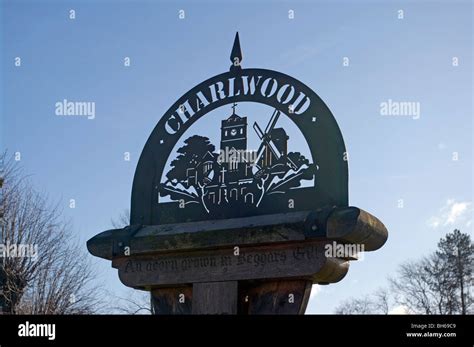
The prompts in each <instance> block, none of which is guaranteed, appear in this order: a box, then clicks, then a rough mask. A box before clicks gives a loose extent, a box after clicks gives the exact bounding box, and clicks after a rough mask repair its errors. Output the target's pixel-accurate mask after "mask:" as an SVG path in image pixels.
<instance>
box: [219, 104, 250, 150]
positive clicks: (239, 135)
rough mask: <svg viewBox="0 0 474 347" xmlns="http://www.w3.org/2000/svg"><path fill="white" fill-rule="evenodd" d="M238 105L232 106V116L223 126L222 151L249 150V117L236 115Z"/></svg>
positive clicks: (223, 122) (224, 121) (225, 120)
mask: <svg viewBox="0 0 474 347" xmlns="http://www.w3.org/2000/svg"><path fill="white" fill-rule="evenodd" d="M236 106H237V104H235V103H234V105H232V115H231V116H230V117H229V118H227V119H224V120H223V121H222V124H221V150H222V151H225V148H226V147H227V150H231V149H232V148H234V149H236V150H243V151H245V150H247V117H240V116H238V115H237V114H236V113H235V107H236Z"/></svg>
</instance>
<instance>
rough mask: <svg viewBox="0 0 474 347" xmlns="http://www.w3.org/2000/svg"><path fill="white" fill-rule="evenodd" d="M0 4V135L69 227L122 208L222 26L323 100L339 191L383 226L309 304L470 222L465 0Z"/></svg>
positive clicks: (248, 51)
mask: <svg viewBox="0 0 474 347" xmlns="http://www.w3.org/2000/svg"><path fill="white" fill-rule="evenodd" d="M1 4H2V5H1V11H2V13H1V32H2V34H1V52H2V53H1V59H2V61H1V63H2V70H1V74H2V75H1V76H2V77H1V98H2V103H1V104H2V111H1V119H0V131H1V132H0V136H1V138H0V140H1V142H0V144H1V146H2V147H3V148H6V149H8V151H9V152H10V153H14V152H20V153H21V165H22V166H23V167H24V168H25V171H26V172H28V173H31V174H32V178H31V179H32V182H33V184H34V185H35V186H36V187H37V189H39V190H40V191H43V192H45V193H47V194H48V195H49V196H50V198H51V199H52V200H54V201H57V200H59V201H61V203H62V205H63V206H64V213H65V216H66V217H67V218H70V219H71V220H72V222H73V226H74V232H75V233H76V234H77V235H78V237H80V238H81V239H82V240H83V241H86V240H87V239H89V238H90V237H92V236H93V235H95V234H97V233H98V232H100V231H103V230H106V229H109V228H110V227H111V223H110V220H111V218H116V217H117V216H118V215H119V214H120V213H121V212H122V211H123V210H124V209H127V208H129V203H130V193H131V186H132V179H133V174H134V171H135V167H136V164H137V161H138V157H139V155H140V153H141V150H142V148H143V146H144V144H145V142H146V139H147V138H148V136H149V134H150V133H151V131H152V129H153V128H154V126H155V124H156V123H157V121H158V120H159V118H160V117H161V115H162V114H163V113H164V112H165V111H166V110H167V109H168V108H169V106H170V105H171V104H172V103H174V102H175V100H176V99H177V98H178V97H179V96H181V95H182V94H184V93H185V92H186V91H187V90H189V89H190V88H192V87H193V86H194V85H197V84H198V83H200V82H201V81H203V80H205V79H207V78H208V77H211V76H213V75H216V74H219V73H222V72H225V71H227V70H228V68H229V63H230V62H229V54H230V49H231V46H232V42H233V38H234V35H235V32H236V31H239V34H240V39H241V46H242V50H243V53H244V58H243V62H242V65H243V66H244V67H262V68H268V69H273V70H277V71H281V72H283V73H285V74H288V75H291V76H293V77H295V78H297V79H299V80H300V81H302V82H303V83H305V84H306V85H308V86H310V87H311V88H312V89H313V90H314V91H315V92H316V93H317V94H318V95H319V96H320V97H321V98H322V99H323V100H324V101H325V103H326V104H327V105H328V106H329V108H330V109H331V111H332V113H333V115H334V116H335V118H336V120H337V121H338V124H339V126H340V128H341V131H342V134H343V136H344V140H345V143H346V148H347V150H348V152H349V156H350V157H349V177H350V178H349V190H350V193H349V201H350V204H351V205H353V206H357V207H360V208H362V209H364V210H367V211H369V212H370V213H372V214H374V215H375V216H377V217H378V218H380V219H381V220H382V221H383V222H384V224H385V225H386V226H387V228H388V230H389V240H388V242H387V244H386V245H385V246H384V247H383V248H382V249H380V250H378V251H376V252H373V253H368V254H366V255H365V258H364V260H363V261H359V262H353V263H351V268H350V270H349V273H348V275H347V276H346V278H345V279H344V280H342V281H341V282H340V283H337V284H332V285H329V286H324V287H322V289H321V290H318V291H315V292H317V294H316V295H314V296H313V298H312V299H311V301H310V304H309V307H308V310H307V312H308V313H331V312H333V310H334V308H335V306H337V304H338V303H340V302H341V300H344V299H347V298H349V297H352V296H361V295H364V294H367V293H370V292H372V291H373V290H375V289H377V288H379V287H381V286H383V285H384V284H385V282H386V281H385V279H386V278H387V277H388V276H391V275H393V274H394V271H395V270H396V268H397V265H398V264H400V263H401V262H403V261H406V260H409V259H417V258H419V257H421V256H423V255H426V254H428V253H429V252H430V251H432V250H434V248H435V247H436V243H437V241H438V239H439V238H440V237H441V236H443V235H444V234H445V233H446V232H448V231H450V230H452V229H454V228H459V229H461V231H465V232H469V233H471V235H472V215H473V205H472V200H473V198H472V197H473V189H472V188H473V185H472V177H473V166H472V149H473V143H472V134H473V129H472V117H473V107H472V95H473V87H472V71H473V70H472V61H473V56H472V32H473V28H472V3H471V2H469V1H436V2H430V1H418V2H416V1H410V2H401V1H387V2H384V3H383V4H379V3H378V2H375V1H367V2H364V1H360V2H357V4H355V2H352V1H332V2H328V1H314V2H307V1H304V2H294V1H292V2H284V1H278V2H270V1H258V2H255V1H232V2H230V3H228V4H226V5H223V4H222V3H220V2H217V1H179V2H177V3H173V2H170V1H166V2H163V1H154V2H152V1H133V2H132V1H118V2H112V1H14V2H13V1H1ZM70 9H74V10H75V11H76V18H75V19H74V20H71V19H69V10H70ZM180 9H184V11H185V16H186V17H185V19H179V18H178V11H179V10H180ZM290 9H292V10H294V11H295V18H294V19H292V20H290V19H289V18H288V11H289V10H290ZM400 9H402V10H403V11H404V19H398V10H400ZM15 57H21V66H20V67H16V66H15V64H14V62H15ZM124 57H130V59H131V66H130V67H124V65H123V59H124ZM343 57H348V58H349V66H343ZM453 57H457V58H458V61H459V65H458V66H453V63H452V62H453ZM63 99H68V100H73V101H93V102H95V104H96V117H95V119H93V120H88V119H86V118H85V117H59V116H56V115H55V103H56V102H58V101H61V100H63ZM388 99H391V100H394V101H410V102H419V103H420V105H421V115H420V118H419V119H413V117H409V116H382V115H381V114H380V104H381V103H382V102H384V101H387V100H388ZM225 112H227V110H226V111H225ZM203 120H204V119H203ZM124 152H130V154H131V160H130V161H124V159H123V158H124ZM453 152H457V153H458V158H459V159H458V160H457V161H454V160H452V158H453ZM69 199H75V200H76V208H75V209H70V208H69V207H68V204H69ZM400 199H403V208H399V207H398V203H399V200H400ZM94 262H95V264H96V265H97V267H98V268H99V269H100V270H101V277H102V282H105V283H106V286H107V287H108V288H110V289H111V290H114V291H117V292H121V291H123V288H124V286H123V285H122V284H121V283H120V282H119V280H118V277H117V275H116V271H115V270H114V269H112V268H110V263H109V262H107V261H105V260H94Z"/></svg>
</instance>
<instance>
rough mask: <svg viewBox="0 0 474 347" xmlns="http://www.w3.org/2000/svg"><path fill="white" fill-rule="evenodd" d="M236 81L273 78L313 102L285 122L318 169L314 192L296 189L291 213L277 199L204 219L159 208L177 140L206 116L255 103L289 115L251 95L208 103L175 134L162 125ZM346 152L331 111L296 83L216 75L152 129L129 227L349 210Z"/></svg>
mask: <svg viewBox="0 0 474 347" xmlns="http://www.w3.org/2000/svg"><path fill="white" fill-rule="evenodd" d="M240 75H242V76H245V75H249V76H250V75H251V76H262V80H265V79H267V78H274V79H276V80H277V81H278V82H279V83H281V84H289V85H291V86H295V88H296V89H298V90H300V91H302V92H303V93H304V94H305V95H306V96H308V97H309V99H310V100H311V103H310V106H309V108H308V109H306V110H305V111H304V112H303V113H301V114H292V115H291V116H289V118H290V119H291V120H292V121H293V122H294V123H295V124H296V126H297V127H298V128H299V130H300V131H301V133H302V134H303V136H304V138H305V140H306V142H307V144H308V147H309V149H310V151H311V155H312V158H313V159H314V163H315V164H316V165H317V167H318V170H317V171H316V172H315V182H316V183H315V186H314V187H311V188H308V187H306V188H300V189H295V192H296V191H299V192H297V193H298V194H297V195H296V201H295V203H294V205H293V206H292V207H289V205H288V204H287V201H283V200H281V199H280V201H277V200H278V199H276V200H274V201H272V203H271V204H266V205H263V206H260V207H259V208H252V209H250V210H246V211H242V212H241V213H240V214H235V213H233V212H230V211H231V210H229V209H223V210H222V212H221V213H214V214H211V215H206V214H205V213H200V212H199V210H197V209H198V208H199V207H197V206H196V207H195V208H194V210H193V208H187V209H186V211H184V210H182V209H178V206H177V205H178V203H177V202H170V203H162V204H159V203H158V187H159V185H160V180H161V177H162V174H163V170H164V169H165V165H166V163H167V160H168V157H169V155H170V154H171V152H172V150H173V148H174V147H175V145H176V143H177V142H178V141H179V139H180V137H181V135H182V134H183V133H185V132H186V130H187V129H188V128H189V127H191V126H192V125H193V124H194V122H195V121H197V120H198V119H200V118H201V117H203V116H205V114H207V113H209V112H211V111H212V110H214V109H217V108H219V107H221V106H224V105H227V104H231V103H237V102H256V103H261V104H266V105H268V106H270V107H273V108H276V109H278V110H280V111H281V112H282V113H284V114H285V115H288V108H287V107H286V105H285V107H284V108H283V105H282V104H281V103H279V102H278V101H277V100H276V99H275V98H268V97H265V96H263V95H260V94H259V93H255V94H250V93H249V94H247V95H246V94H243V93H241V94H240V95H237V96H229V97H226V98H223V99H220V100H218V101H215V102H212V103H210V104H209V105H208V106H206V107H205V108H202V109H201V110H199V111H197V112H196V113H195V114H194V115H193V116H192V117H191V118H189V119H188V120H187V121H186V122H185V123H183V124H182V128H181V129H180V130H179V134H177V135H170V134H169V133H168V132H166V131H165V122H166V121H167V120H168V116H169V115H171V114H172V113H173V112H174V111H176V110H177V109H178V108H179V107H180V105H183V103H185V102H186V100H189V99H192V98H195V96H196V94H197V93H198V92H203V93H206V91H207V90H208V89H209V86H210V85H213V84H215V83H217V82H220V81H228V80H229V79H231V78H239V77H240ZM206 96H207V95H206ZM345 152H346V149H345V145H344V140H343V137H342V134H341V131H340V129H339V127H338V125H337V122H336V120H335V118H334V116H333V115H332V113H331V111H330V110H329V108H328V107H327V106H326V104H325V103H324V102H323V101H322V100H321V98H320V97H319V96H318V95H317V94H316V93H315V92H314V91H312V90H311V89H310V88H309V87H308V86H306V85H305V84H303V83H301V82H300V81H298V80H296V79H295V78H293V77H291V76H288V75H285V74H283V73H280V72H277V71H273V70H267V69H241V70H237V69H235V70H233V71H230V72H226V73H223V74H220V75H216V76H214V77H211V78H209V79H208V80H206V81H204V82H202V83H200V84H199V85H197V86H195V87H194V88H192V89H191V90H189V91H188V92H187V93H186V94H184V95H183V96H182V97H181V98H179V99H178V100H177V101H176V102H175V103H174V104H173V105H172V106H171V107H170V108H169V109H168V111H167V112H166V113H165V115H164V116H163V117H162V118H161V119H160V121H159V122H158V124H157V125H156V126H155V128H154V129H153V131H152V133H151V135H150V137H149V138H148V140H147V142H146V144H145V147H144V148H143V151H142V153H141V156H140V159H139V162H138V165H137V169H136V171H135V176H134V181H133V188H132V200H131V224H141V225H156V224H167V223H179V222H191V221H195V220H204V219H221V218H232V217H240V216H250V215H262V214H269V213H281V212H284V211H285V210H287V211H289V212H291V211H300V210H317V209H322V208H332V207H335V206H337V207H345V206H348V165H347V160H346V159H347V158H346V156H345ZM278 195H280V194H278ZM167 204H173V205H171V206H170V208H169V209H168V210H167V211H166V212H164V211H160V206H161V207H163V206H164V205H167ZM190 205H193V204H190ZM234 210H235V209H234ZM234 212H235V211H234Z"/></svg>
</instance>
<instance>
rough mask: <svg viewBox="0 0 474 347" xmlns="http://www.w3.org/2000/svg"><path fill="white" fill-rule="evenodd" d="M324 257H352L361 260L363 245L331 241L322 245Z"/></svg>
mask: <svg viewBox="0 0 474 347" xmlns="http://www.w3.org/2000/svg"><path fill="white" fill-rule="evenodd" d="M324 255H325V256H326V258H354V259H357V260H363V258H364V256H363V255H364V245H361V244H353V243H337V242H336V241H333V242H332V243H328V244H326V245H325V246H324Z"/></svg>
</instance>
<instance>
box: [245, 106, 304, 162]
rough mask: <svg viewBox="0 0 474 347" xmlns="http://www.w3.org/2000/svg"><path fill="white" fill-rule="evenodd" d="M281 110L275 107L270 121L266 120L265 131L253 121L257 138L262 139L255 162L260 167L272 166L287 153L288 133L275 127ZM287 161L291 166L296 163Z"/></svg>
mask: <svg viewBox="0 0 474 347" xmlns="http://www.w3.org/2000/svg"><path fill="white" fill-rule="evenodd" d="M280 114H281V112H280V111H278V110H277V109H275V110H274V111H273V114H272V116H271V117H270V121H269V122H268V124H267V126H266V128H265V131H262V129H261V128H260V126H259V125H258V123H257V122H254V123H253V128H254V130H255V132H256V133H257V136H258V138H259V139H260V140H261V141H262V143H261V144H260V147H259V148H258V151H257V159H256V161H255V163H257V164H258V165H259V166H260V167H261V168H262V169H264V168H268V167H272V166H273V165H275V164H276V163H277V162H281V161H280V159H281V158H282V157H285V158H287V160H288V157H287V153H288V149H287V148H288V147H287V142H288V139H289V137H288V135H287V134H286V132H285V130H284V129H283V128H275V126H276V123H277V122H278V119H279V118H280ZM288 163H289V164H290V166H291V167H292V168H294V167H296V165H295V164H294V163H293V162H292V161H291V160H288Z"/></svg>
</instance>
